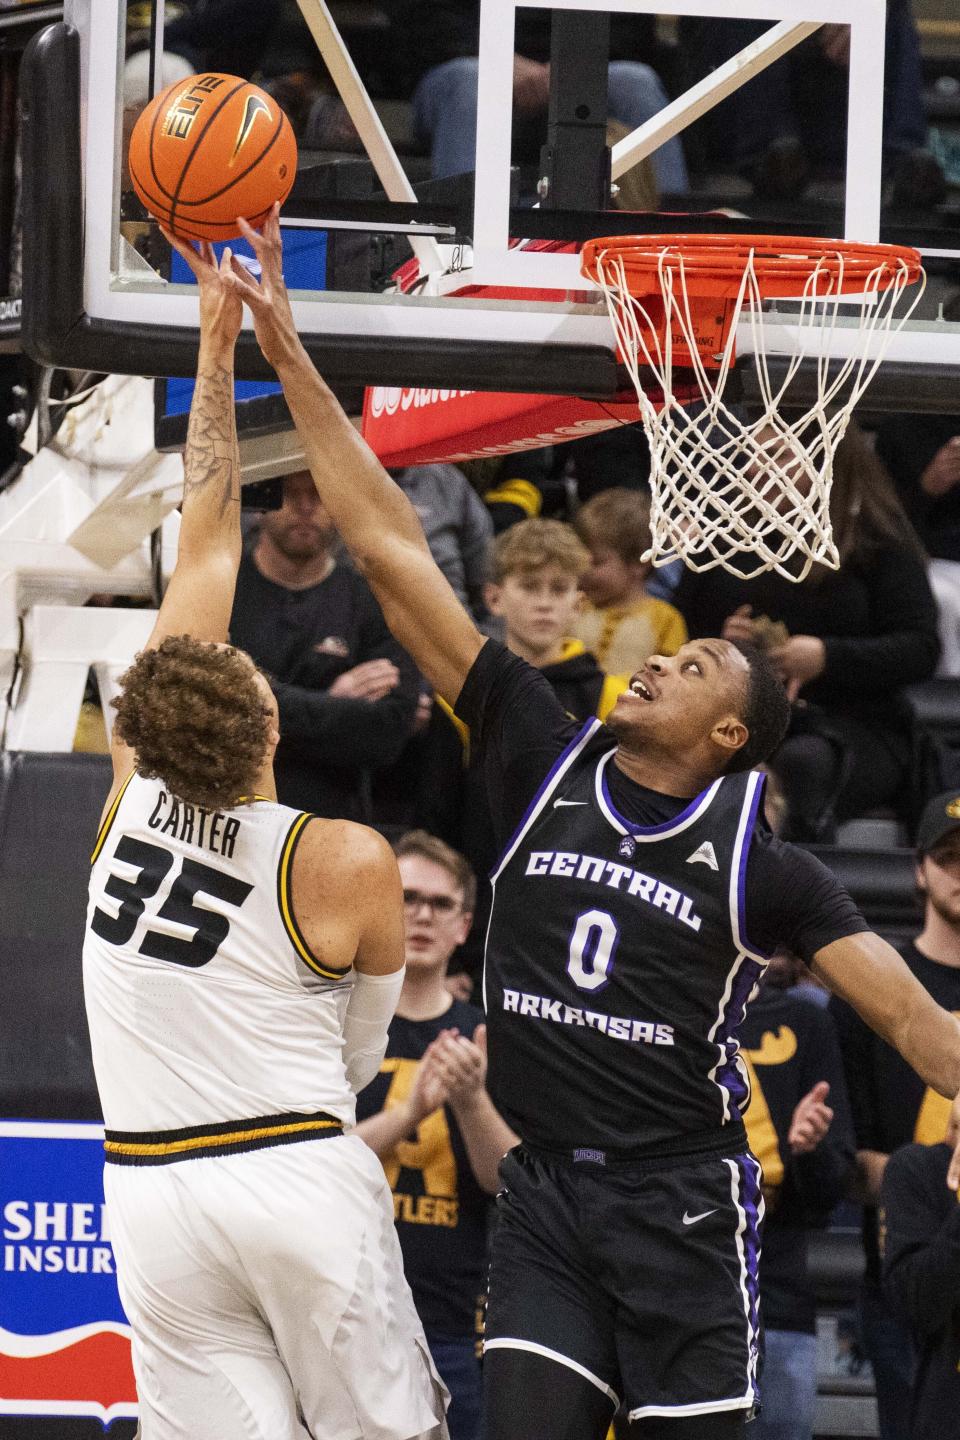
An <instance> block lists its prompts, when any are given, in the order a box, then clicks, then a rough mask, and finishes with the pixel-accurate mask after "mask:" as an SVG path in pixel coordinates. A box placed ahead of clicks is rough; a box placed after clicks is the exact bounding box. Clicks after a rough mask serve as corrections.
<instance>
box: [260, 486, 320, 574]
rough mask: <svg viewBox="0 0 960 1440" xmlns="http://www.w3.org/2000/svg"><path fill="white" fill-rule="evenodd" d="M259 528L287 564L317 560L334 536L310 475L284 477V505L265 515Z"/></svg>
mask: <svg viewBox="0 0 960 1440" xmlns="http://www.w3.org/2000/svg"><path fill="white" fill-rule="evenodd" d="M260 528H261V531H262V532H263V534H265V535H267V536H269V538H270V539H271V540H272V541H273V543H274V545H276V547H277V549H278V550H279V551H280V553H281V554H282V555H284V556H286V558H287V559H288V560H314V559H316V558H317V556H319V555H322V554H323V553H324V551H326V550H328V549H329V548H330V545H331V543H332V541H333V536H334V529H333V526H332V524H331V523H330V516H329V515H328V514H327V512H326V510H325V509H324V508H323V506H322V505H321V503H320V497H319V495H318V494H317V491H316V486H315V485H314V483H313V479H312V477H311V476H310V474H309V473H308V472H307V471H303V472H302V473H300V474H297V475H287V476H286V477H285V479H284V482H283V504H282V505H281V507H280V509H279V510H268V511H266V513H265V514H264V516H263V519H262V520H261V522H260Z"/></svg>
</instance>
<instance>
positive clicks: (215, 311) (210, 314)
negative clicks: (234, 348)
mask: <svg viewBox="0 0 960 1440" xmlns="http://www.w3.org/2000/svg"><path fill="white" fill-rule="evenodd" d="M160 229H161V231H162V232H163V235H164V238H165V239H166V241H167V242H168V244H169V245H171V246H172V248H173V249H174V250H176V252H177V254H178V255H179V256H181V257H182V259H183V260H184V261H185V262H186V263H187V265H189V267H190V269H191V270H192V271H193V274H194V275H195V277H196V281H197V287H198V289H199V291H200V333H201V338H202V337H203V336H205V335H206V336H209V337H210V338H211V339H216V340H219V341H222V342H223V343H224V344H228V345H233V344H235V343H236V339H237V336H238V335H239V334H240V326H241V325H242V324H243V300H242V297H241V293H240V291H239V289H238V288H237V284H236V281H235V279H234V271H233V266H234V256H233V251H232V250H231V249H230V247H229V245H228V246H227V248H226V249H225V250H224V252H223V254H222V255H221V257H220V260H219V261H218V260H217V256H216V252H215V251H214V248H213V246H212V245H211V244H210V242H209V240H201V241H199V243H198V244H196V245H193V244H192V243H191V242H190V241H188V240H180V239H178V238H177V236H176V235H174V234H172V233H171V232H170V231H169V230H166V229H164V227H163V226H162V225H161V226H160Z"/></svg>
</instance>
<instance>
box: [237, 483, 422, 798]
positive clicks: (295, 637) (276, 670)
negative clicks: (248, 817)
mask: <svg viewBox="0 0 960 1440" xmlns="http://www.w3.org/2000/svg"><path fill="white" fill-rule="evenodd" d="M335 542H336V532H335V531H334V529H333V527H332V525H331V524H330V520H329V517H328V516H327V513H326V511H325V510H324V509H323V506H322V505H321V504H320V502H319V500H318V499H317V493H316V490H315V489H314V485H313V481H312V480H311V478H310V475H309V473H308V472H307V471H303V472H301V473H298V474H295V475H288V476H286V477H285V479H284V482H283V505H282V507H281V508H280V509H279V510H272V511H267V512H266V513H265V514H264V515H263V517H262V519H261V521H260V524H259V527H258V529H257V530H256V531H255V532H254V533H253V536H252V537H251V544H250V545H248V547H247V550H246V552H245V554H244V556H243V559H242V561H241V563H240V573H239V576H238V578H237V591H236V599H235V601H234V606H233V615H232V616H231V620H230V638H231V640H232V642H233V643H234V644H235V645H238V646H240V647H241V649H243V650H246V651H247V653H248V654H249V655H250V656H251V657H252V658H253V659H254V661H255V663H256V664H257V665H258V666H261V667H263V669H264V670H266V671H267V672H268V673H269V675H270V676H271V677H272V680H271V683H272V684H273V689H274V694H275V695H276V697H277V704H278V706H279V709H280V725H281V728H282V732H283V739H282V740H281V742H280V745H279V747H278V749H277V756H276V777H277V794H278V798H279V799H280V801H281V803H282V804H284V805H292V806H295V807H296V808H298V809H303V810H312V811H314V812H315V813H316V814H318V815H325V816H330V817H336V818H339V819H349V820H369V819H371V818H372V816H370V814H369V802H368V783H367V773H368V772H369V771H372V770H376V769H378V768H380V767H383V766H386V765H390V764H392V763H393V761H394V760H395V759H396V758H397V756H398V755H399V753H400V751H401V749H402V748H403V745H404V742H405V741H406V738H407V736H408V734H409V733H410V728H411V725H412V723H413V717H414V712H415V709H416V704H417V694H418V689H419V676H418V674H417V671H416V670H415V669H414V666H413V664H412V662H411V660H410V659H409V657H408V656H407V655H406V654H405V653H404V651H402V650H401V649H400V647H399V646H398V645H397V643H396V641H395V640H394V639H393V637H392V636H391V634H390V632H389V630H388V629H387V627H386V624H385V622H384V619H383V615H382V613H381V611H380V607H379V605H378V604H377V602H376V600H375V599H374V598H373V595H372V594H371V593H370V590H369V588H368V587H367V585H366V582H365V581H363V580H362V579H361V578H360V576H359V575H358V574H357V573H356V571H355V570H353V569H351V568H350V567H349V566H347V565H344V564H341V563H338V562H337V559H336V557H335V554H334V545H335Z"/></svg>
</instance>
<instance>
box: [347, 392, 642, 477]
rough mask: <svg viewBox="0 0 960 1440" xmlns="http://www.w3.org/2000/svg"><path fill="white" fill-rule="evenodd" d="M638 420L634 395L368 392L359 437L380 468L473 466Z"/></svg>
mask: <svg viewBox="0 0 960 1440" xmlns="http://www.w3.org/2000/svg"><path fill="white" fill-rule="evenodd" d="M639 419H640V410H639V406H638V405H637V400H636V397H635V396H634V395H633V394H632V392H631V393H630V394H629V395H628V394H623V395H619V396H617V397H616V399H615V400H613V401H609V402H603V403H601V402H599V401H596V400H580V399H578V398H577V397H576V396H570V395H512V394H499V393H497V392H492V391H485V390H416V389H409V390H397V389H387V388H385V387H383V386H377V387H376V388H368V390H367V392H366V394H365V396H364V401H363V437H364V439H365V440H366V442H367V444H368V445H369V446H370V448H371V450H373V452H374V454H375V455H377V456H378V457H379V459H380V460H381V461H382V462H383V464H384V465H386V466H388V467H393V468H397V469H399V468H400V467H401V466H404V465H427V464H430V463H431V462H434V461H438V460H448V461H453V462H456V461H459V460H478V459H483V458H485V457H488V456H492V455H512V454H514V453H515V452H516V451H518V450H537V449H540V448H541V447H542V446H544V445H561V444H564V443H566V442H567V441H569V440H580V439H582V438H583V437H584V436H586V435H595V434H596V433H597V432H598V431H599V430H609V429H611V428H612V427H613V426H614V425H631V424H633V423H634V422H635V421H637V420H639Z"/></svg>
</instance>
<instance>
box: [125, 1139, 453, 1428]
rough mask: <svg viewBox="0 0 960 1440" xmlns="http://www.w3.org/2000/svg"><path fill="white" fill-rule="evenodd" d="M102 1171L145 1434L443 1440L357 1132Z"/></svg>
mask: <svg viewBox="0 0 960 1440" xmlns="http://www.w3.org/2000/svg"><path fill="white" fill-rule="evenodd" d="M104 1169H105V1175H104V1186H105V1192H106V1200H107V1211H108V1215H109V1219H110V1225H111V1227H112V1238H113V1245H114V1252H115V1254H116V1259H117V1273H118V1279H119V1284H120V1294H121V1299H122V1300H123V1304H124V1308H125V1309H126V1312H127V1316H128V1318H129V1320H130V1324H131V1326H132V1328H133V1331H134V1337H135V1339H134V1367H135V1371H136V1377H137V1390H138V1393H139V1398H140V1426H141V1434H142V1437H143V1440H412V1437H415V1436H416V1437H424V1440H427V1437H429V1440H446V1436H447V1429H446V1422H445V1420H444V1412H445V1408H446V1404H447V1400H448V1398H449V1397H448V1395H447V1391H446V1389H445V1387H444V1385H443V1382H442V1381H441V1380H440V1378H439V1376H438V1375H437V1372H436V1369H435V1368H434V1365H433V1362H432V1360H431V1358H430V1353H429V1350H428V1349H427V1342H426V1339H425V1338H424V1334H423V1327H422V1326H421V1324H420V1320H419V1318H418V1316H417V1313H416V1310H415V1309H414V1305H413V1300H412V1298H411V1295H410V1290H409V1287H408V1285H407V1282H406V1280H405V1279H404V1275H403V1263H402V1258H401V1253H400V1246H399V1243H398V1241H397V1236H396V1231H395V1229H394V1223H393V1201H392V1198H391V1195H390V1190H389V1188H388V1187H387V1183H386V1180H385V1178H384V1174H383V1169H382V1167H381V1165H380V1161H379V1160H378V1159H377V1157H376V1156H375V1155H374V1154H373V1152H372V1150H370V1149H369V1148H368V1147H367V1146H366V1145H365V1144H364V1143H363V1141H362V1140H360V1139H359V1138H358V1137H357V1136H355V1135H343V1136H339V1137H336V1138H328V1139H323V1140H312V1141H304V1142H302V1143H300V1144H296V1145H285V1146H277V1147H275V1148H270V1149H263V1150H256V1151H251V1152H248V1153H245V1154H235V1155H230V1156H210V1157H206V1158H198V1159H191V1160H184V1161H179V1162H177V1163H175V1164H169V1165H158V1166H143V1167H141V1166H135V1165H133V1166H118V1165H110V1164H108V1165H106V1166H105V1167H104Z"/></svg>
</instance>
